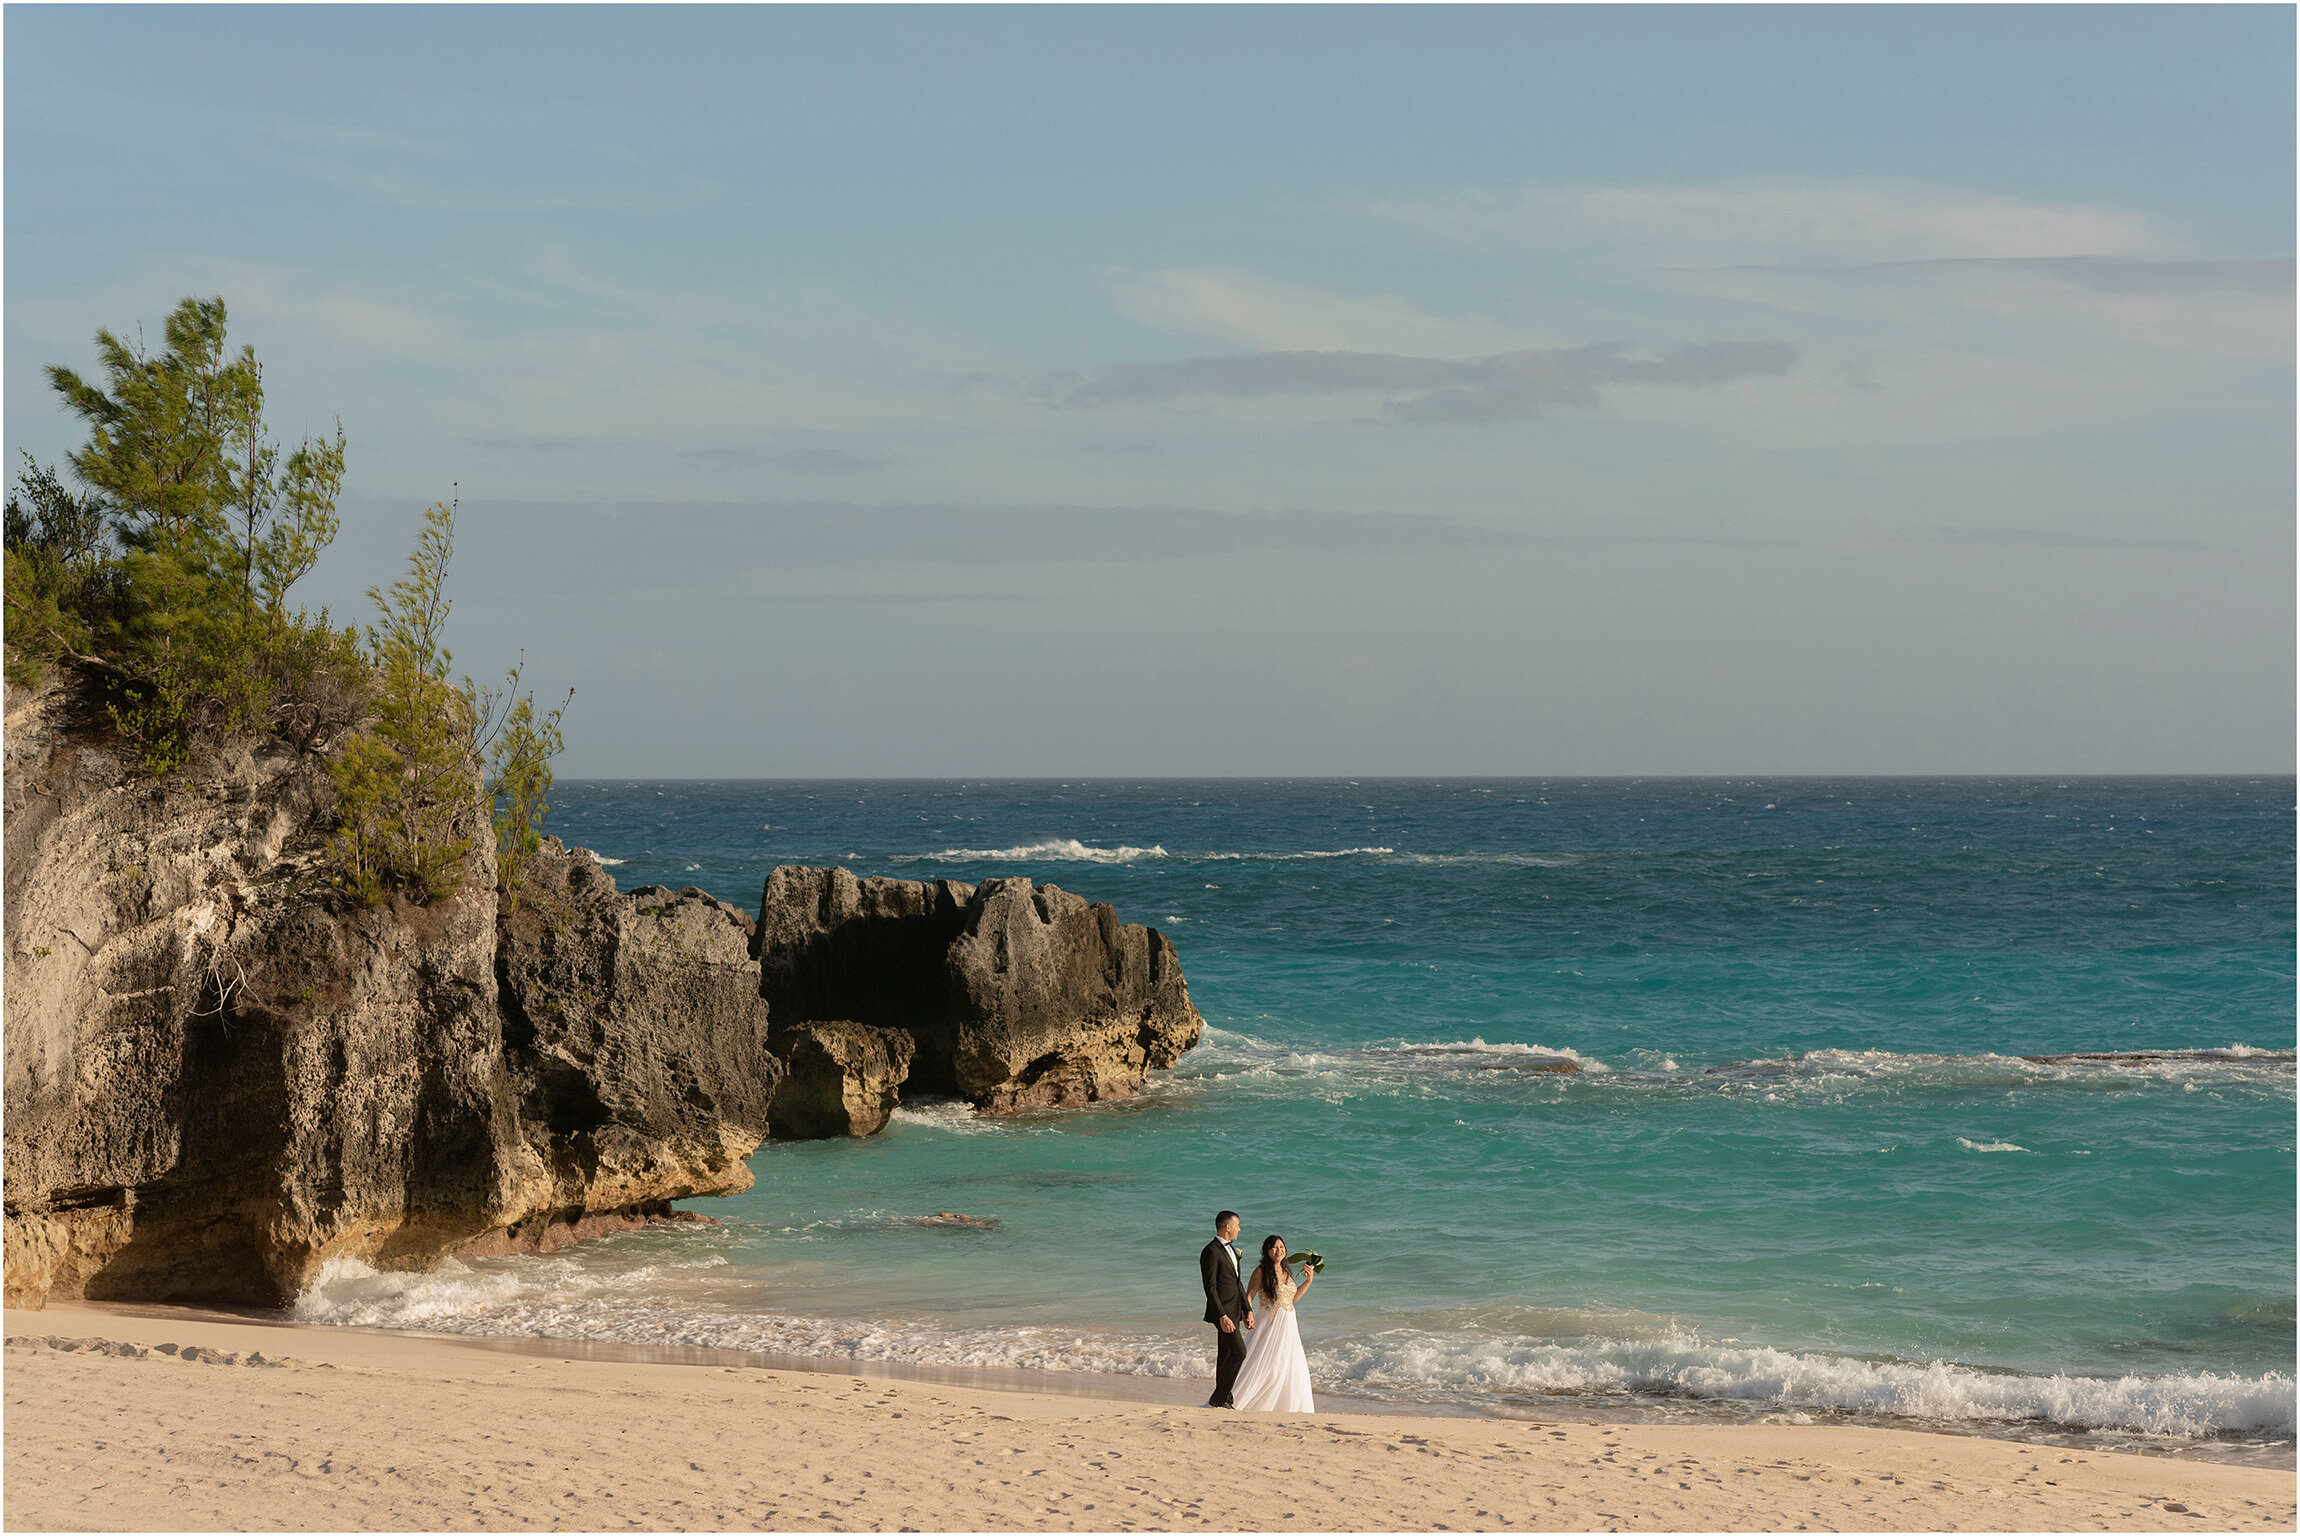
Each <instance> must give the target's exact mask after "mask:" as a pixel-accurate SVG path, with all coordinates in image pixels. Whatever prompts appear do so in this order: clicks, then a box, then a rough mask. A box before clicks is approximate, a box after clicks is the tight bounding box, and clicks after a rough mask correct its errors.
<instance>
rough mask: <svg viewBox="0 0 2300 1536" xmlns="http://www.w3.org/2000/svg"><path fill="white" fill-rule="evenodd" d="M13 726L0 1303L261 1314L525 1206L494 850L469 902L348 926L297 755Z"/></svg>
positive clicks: (55, 695) (57, 719)
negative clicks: (159, 768) (506, 1042)
mask: <svg viewBox="0 0 2300 1536" xmlns="http://www.w3.org/2000/svg"><path fill="white" fill-rule="evenodd" d="M7 727H8V730H7V765H6V775H5V795H6V807H5V816H6V837H7V934H6V945H7V984H8V1006H7V1019H6V1032H5V1033H6V1043H5V1055H6V1093H7V1111H8V1119H7V1137H6V1178H7V1223H6V1277H7V1297H8V1302H9V1304H10V1305H12V1306H14V1305H36V1304H38V1302H39V1301H40V1300H41V1299H43V1298H45V1297H46V1296H47V1295H49V1294H51V1293H53V1294H62V1295H67V1296H79V1295H85V1296H90V1297H98V1298H119V1299H131V1298H134V1299H162V1298H181V1299H187V1300H217V1301H239V1302H257V1303H278V1302H282V1301H285V1300H287V1299H288V1298H290V1297H292V1296H294V1295H295V1294H296V1292H297V1291H298V1290H300V1289H301V1287H302V1286H303V1284H304V1282H305V1281H306V1280H307V1279H308V1278H309V1277H310V1275H311V1274H312V1273H313V1272H314V1271H316V1269H317V1268H318V1266H319V1265H320V1264H321V1263H322V1262H324V1261H325V1260H326V1259H327V1258H330V1257H333V1256H335V1255H338V1254H344V1255H350V1256H354V1257H358V1258H362V1259H367V1260H370V1261H373V1262H376V1263H379V1264H383V1265H392V1264H406V1263H420V1262H424V1261H427V1260H428V1259H429V1258H431V1257H433V1256H435V1255H437V1254H439V1253H441V1252H444V1251H445V1250H446V1249H447V1248H448V1247H449V1246H451V1245H453V1244H454V1243H456V1242H458V1241H461V1240H462V1239H463V1238H465V1237H468V1236H469V1235H470V1234H471V1232H472V1230H474V1228H473V1226H472V1223H473V1222H474V1221H475V1220H478V1221H480V1222H481V1223H482V1227H481V1228H480V1229H482V1230H483V1229H484V1225H492V1224H494V1222H492V1221H489V1220H488V1218H489V1217H493V1216H496V1215H497V1214H498V1213H501V1212H503V1211H506V1210H516V1209H518V1208H519V1207H520V1206H521V1205H522V1204H523V1202H524V1201H525V1200H526V1199H527V1198H528V1195H529V1193H530V1191H531V1189H532V1187H533V1186H534V1184H535V1181H536V1179H537V1177H538V1175H539V1174H540V1172H541V1165H540V1163H539V1162H538V1161H537V1160H536V1159H535V1157H534V1155H533V1154H532V1153H531V1152H530V1151H529V1150H528V1149H527V1147H526V1144H525V1142H524V1140H523V1138H522V1137H521V1135H520V1134H519V1125H518V1120H517V1116H516V1113H515V1109H514V1106H513V1103H512V1100H511V1098H510V1097H509V1095H508V1093H507V1092H506V1088H507V1078H506V1075H505V1067H504V1062H503V1057H502V1045H501V1033H502V1032H501V1029H500V1026H499V1024H498V1021H497V1017H496V1010H495V986H494V976H493V969H494V948H495V943H494V930H495V920H494V917H495V914H494V895H493V892H492V889H491V887H492V884H493V875H492V869H491V867H490V866H489V865H488V864H487V863H486V862H485V861H486V857H487V852H486V849H485V848H484V847H482V848H481V849H480V850H479V851H476V852H475V853H474V855H473V863H472V866H471V867H470V868H469V869H468V870H467V871H466V891H467V894H465V895H463V896H459V897H455V898H451V899H449V900H446V901H443V902H440V903H438V904H436V905H434V906H432V907H429V908H418V907H410V906H406V905H395V906H388V907H382V908H376V909H372V910H370V909H357V908H349V907H346V906H345V905H344V904H342V903H340V902H337V901H335V900H334V899H333V897H332V893H331V891H330V889H329V884H328V879H327V873H326V866H325V859H324V847H325V843H326V838H327V833H328V830H329V828H330V825H331V823H332V804H333V794H332V788H331V786H330V785H329V783H328V780H327V777H326V774H325V772H324V770H323V769H322V767H321V765H320V764H319V762H318V761H317V760H316V759H313V758H309V757H305V756H303V755H300V754H298V753H296V752H294V751H293V750H291V749H288V748H286V747H283V746H278V745H269V744H267V745H261V746H258V747H255V748H242V749H240V750H239V751H237V752H232V753H227V754H225V755H224V756H223V757H222V758H221V759H220V760H219V761H216V762H212V763H209V764H207V765H204V767H203V768H202V769H201V770H200V771H197V772H193V773H190V774H187V775H184V776H181V777H180V778H178V779H175V780H171V781H169V782H165V783H155V782H153V781H152V780H150V779H148V778H146V777H144V776H142V775H141V774H139V773H136V772H134V771H131V770H129V769H128V768H127V767H126V766H125V764H124V762H123V758H124V755H125V749H124V747H122V746H121V745H120V744H119V743H118V742H117V741H116V739H113V738H111V737H110V736H109V733H108V732H107V731H106V730H104V729H103V728H102V725H101V724H100V723H98V722H96V721H94V720H92V719H90V718H89V711H88V709H87V706H86V704H85V702H84V701H83V700H82V699H81V697H80V696H79V695H77V694H75V693H74V692H73V691H71V690H70V689H68V688H65V687H58V686H52V687H50V688H47V689H44V690H42V691H40V692H39V693H37V694H36V695H33V696H30V697H27V696H25V695H23V694H21V693H18V694H15V695H14V696H12V697H11V699H10V707H9V710H8V718H7Z"/></svg>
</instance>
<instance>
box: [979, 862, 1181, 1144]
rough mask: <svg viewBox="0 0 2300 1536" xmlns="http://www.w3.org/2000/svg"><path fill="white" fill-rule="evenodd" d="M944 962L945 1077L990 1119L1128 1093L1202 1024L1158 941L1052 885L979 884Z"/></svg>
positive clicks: (1168, 951)
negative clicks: (949, 1047) (948, 1047)
mask: <svg viewBox="0 0 2300 1536" xmlns="http://www.w3.org/2000/svg"><path fill="white" fill-rule="evenodd" d="M944 965H945V969H946V971H947V974H948V975H949V978H950V985H951V992H952V1000H953V1003H954V1004H955V1012H956V1013H957V1015H958V1020H959V1022H958V1025H957V1028H956V1031H955V1035H956V1039H955V1049H954V1051H953V1057H952V1071H953V1074H954V1075H955V1076H956V1077H957V1079H958V1084H959V1091H960V1092H961V1093H963V1094H965V1095H966V1097H968V1098H970V1099H972V1100H973V1101H974V1102H975V1104H976V1105H977V1107H979V1108H981V1109H984V1110H988V1111H991V1112H993V1113H996V1112H999V1111H1004V1110H1010V1109H1020V1108H1023V1107H1025V1106H1028V1105H1060V1104H1084V1103H1089V1102H1091V1101H1093V1100H1096V1099H1109V1098H1123V1097H1124V1096H1126V1095H1128V1094H1131V1093H1138V1092H1140V1091H1141V1088H1142V1083H1143V1080H1144V1077H1145V1075H1146V1074H1147V1073H1148V1072H1149V1071H1150V1070H1151V1069H1153V1068H1163V1067H1171V1066H1173V1065H1174V1063H1175V1062H1177V1061H1179V1060H1180V1059H1181V1057H1182V1053H1183V1052H1184V1051H1186V1050H1188V1049H1190V1047H1192V1046H1194V1045H1196V1044H1197V1043H1198V1036H1199V1033H1200V1032H1201V1031H1202V1030H1204V1028H1205V1021H1204V1020H1202V1019H1200V1018H1199V1017H1198V1010H1197V1009H1196V1008H1193V1007H1192V1006H1191V1005H1190V992H1189V989H1188V988H1187V987H1186V986H1185V985H1184V984H1183V981H1182V965H1181V962H1180V961H1179V960H1177V959H1176V958H1175V957H1174V946H1173V945H1172V944H1171V943H1169V942H1168V941H1167V938H1166V935H1164V934H1162V933H1160V932H1159V931H1158V930H1157V929H1155V928H1145V927H1143V926H1142V925H1141V924H1139V923H1121V922H1119V921H1118V914H1117V913H1116V912H1115V911H1113V910H1112V909H1111V908H1110V907H1108V906H1106V905H1103V904H1101V903H1095V904H1093V905H1089V904H1088V903H1087V902H1086V901H1085V899H1084V898H1082V897H1078V896H1073V895H1071V894H1070V893H1069V892H1068V891H1065V890H1063V889H1062V888H1061V887H1059V886H1053V885H1046V886H1039V887H1037V888H1035V889H1034V888H1033V887H1032V885H1031V882H1029V881H1028V880H986V881H984V882H983V883H982V884H981V885H980V886H979V887H977V888H976V890H975V894H974V900H973V901H972V902H971V903H969V906H968V920H967V925H966V929H965V931H964V932H962V933H961V934H960V935H959V937H958V939H957V940H956V942H954V943H953V944H952V945H951V947H950V953H949V955H948V956H947V957H946V959H945V961H944Z"/></svg>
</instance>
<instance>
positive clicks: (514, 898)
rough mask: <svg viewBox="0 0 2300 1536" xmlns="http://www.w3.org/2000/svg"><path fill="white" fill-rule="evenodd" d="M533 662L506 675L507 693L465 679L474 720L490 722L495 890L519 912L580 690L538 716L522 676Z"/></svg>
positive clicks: (486, 734) (523, 661)
mask: <svg viewBox="0 0 2300 1536" xmlns="http://www.w3.org/2000/svg"><path fill="white" fill-rule="evenodd" d="M526 670H527V658H526V657H525V656H521V657H520V658H519V665H517V666H515V667H513V668H512V669H511V670H510V671H509V672H508V673H506V674H505V675H504V679H503V687H502V688H501V689H492V688H487V689H482V688H476V687H474V686H473V684H472V683H471V680H470V679H469V678H466V679H464V691H465V693H466V695H467V696H468V697H469V699H470V701H471V705H472V710H473V714H474V717H475V718H477V719H479V720H480V721H482V722H484V723H483V725H482V727H481V729H480V732H479V738H480V741H481V743H482V746H483V749H484V751H485V754H486V758H487V782H486V788H485V790H484V793H485V795H486V798H487V803H488V809H489V811H490V814H491V816H492V819H493V821H494V826H495V888H496V890H497V891H498V892H500V893H501V895H502V896H503V899H504V901H505V903H506V904H507V905H508V906H509V907H510V908H511V910H513V911H517V910H518V909H519V895H520V889H521V886H520V882H521V879H522V877H523V876H524V875H525V874H526V871H527V865H528V861H530V860H531V859H533V858H534V857H535V855H536V854H537V853H539V852H541V851H542V848H543V818H544V817H546V816H548V815H549V814H550V813H551V806H550V804H549V802H548V801H546V800H545V798H544V797H545V796H546V795H548V794H550V793H551V759H552V758H554V757H557V756H558V755H559V753H560V751H561V749H562V748H564V747H565V746H566V742H565V740H564V739H563V738H562V737H561V735H560V733H559V722H560V719H561V717H563V716H564V715H565V714H566V713H567V706H568V704H569V703H571V702H572V701H573V700H574V697H575V690H574V689H572V688H570V689H568V690H567V697H566V698H564V699H561V700H560V701H559V703H558V706H557V707H556V708H554V709H553V710H552V711H551V712H550V713H549V714H543V715H539V714H537V713H536V712H535V695H534V694H533V693H530V692H527V691H525V690H523V689H522V688H521V687H520V686H519V683H520V678H521V677H522V675H523V674H524V673H525V672H526Z"/></svg>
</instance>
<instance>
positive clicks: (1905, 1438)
mask: <svg viewBox="0 0 2300 1536" xmlns="http://www.w3.org/2000/svg"><path fill="white" fill-rule="evenodd" d="M6 1324H7V1337H8V1345H7V1351H6V1377H5V1381H6V1390H7V1417H6V1431H7V1452H6V1454H7V1475H6V1490H7V1506H6V1522H7V1525H8V1527H9V1528H10V1529H12V1530H89V1529H145V1530H170V1529H172V1530H231V1529H251V1530H280V1529H286V1530H294V1529H345V1530H361V1529H499V1528H506V1527H512V1528H529V1527H531V1528H544V1527H551V1528H559V1529H626V1528H644V1529H664V1530H682V1529H714V1530H715V1529H722V1528H729V1527H750V1528H756V1529H772V1530H825V1529H831V1530H874V1531H877V1530H884V1531H898V1530H1188V1529H1238V1528H1244V1529H1273V1528H1280V1527H1283V1528H1289V1529H1310V1530H1581V1529H1596V1530H1765V1529H1797V1530H2186V1529H2207V1530H2267V1529H2283V1530H2289V1529H2291V1528H2292V1525H2293V1522H2294V1518H2295V1513H2296V1510H2295V1504H2294V1497H2293V1492H2294V1479H2293V1475H2292V1474H2291V1473H2290V1472H2285V1471H2274V1470H2267V1469H2261V1468H2252V1467H2237V1466H2228V1465H2220V1464H2213V1463H2204V1462H2193V1461H2179V1460H2171V1459H2166V1458H2161V1457H2150V1456H2131V1455H2112V1454H2102V1453H2097V1452H2092V1453H2086V1452H2076V1451H2065V1450H2054V1449H2049V1448H2043V1447H2034V1446H2024V1445H2018V1444H2013V1443H2009V1442H2005V1441H1996V1440H1982V1439H1968V1438H1963V1437H1958V1436H1948V1435H1932V1434H1922V1433H1915V1432H1903V1431H1893V1430H1876V1429H1849V1428H1825V1427H1803V1426H1789V1425H1766V1426H1754V1427H1729V1428H1728V1427H1676V1426H1658V1425H1603V1424H1589V1423H1565V1422H1560V1423H1535V1422H1523V1421H1504V1420H1495V1419H1469V1418H1409V1417H1402V1416H1392V1415H1360V1414H1330V1415H1321V1416H1318V1417H1302V1418H1295V1417H1260V1416H1252V1417H1248V1416H1240V1415H1236V1414H1229V1413H1222V1412H1218V1411H1214V1410H1209V1409H1203V1408H1193V1407H1184V1406H1177V1405H1172V1404H1160V1403H1139V1402H1119V1401H1110V1400H1098V1399H1093V1398H1084V1397H1078V1396H1069V1395H1059V1394H1054V1393H1026V1392H1007V1391H995V1390H981V1389H976V1388H969V1387H961V1386H953V1385H944V1384H941V1383H933V1382H922V1381H907V1380H901V1379H896V1378H891V1377H877V1376H861V1375H845V1374H831V1373H823V1372H798V1371H780V1370H766V1369H758V1368H747V1367H732V1366H725V1365H691V1364H658V1363H633V1362H628V1361H601V1360H585V1359H575V1358H564V1357H561V1356H560V1355H557V1354H554V1353H549V1352H540V1353H538V1352H534V1351H533V1350H532V1349H521V1350H507V1349H503V1348H499V1347H498V1348H490V1347H487V1345H486V1344H485V1343H483V1342H478V1341H464V1340H448V1339H427V1338H409V1337H400V1336H391V1335H382V1334H363V1333H355V1332H349V1331H343V1332H338V1331H335V1330H323V1329H310V1328H303V1329H293V1328H280V1327H270V1326H263V1325H259V1324H254V1323H241V1322H230V1321H217V1320H213V1319H211V1318H207V1317H201V1316H198V1315H193V1314H169V1313H166V1312H163V1311H156V1310H152V1309H142V1310H138V1311H134V1312H128V1311H116V1310H111V1309H104V1308H97V1307H88V1306H77V1305H58V1306H53V1307H50V1308H48V1309H47V1310H45V1311H41V1312H24V1311H11V1312H9V1313H8V1314H7V1319H6ZM98 1341H101V1342H100V1343H99V1342H98Z"/></svg>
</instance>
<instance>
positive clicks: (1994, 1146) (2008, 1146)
mask: <svg viewBox="0 0 2300 1536" xmlns="http://www.w3.org/2000/svg"><path fill="white" fill-rule="evenodd" d="M1957 1145H1958V1146H1960V1147H1963V1148H1965V1149H1966V1150H1967V1151H1970V1152H2026V1151H2028V1148H2026V1147H2016V1146H2014V1145H2013V1144H2012V1143H2011V1142H2009V1141H1967V1140H1966V1139H1965V1138H1964V1137H1962V1136H1959V1137H1958V1138H1957Z"/></svg>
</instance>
